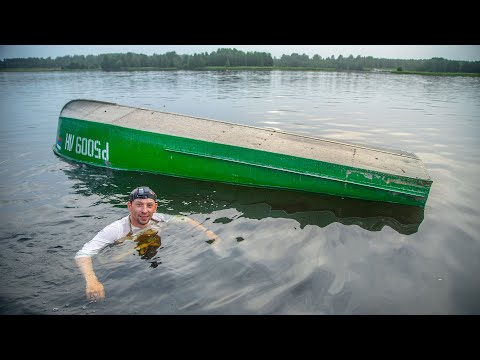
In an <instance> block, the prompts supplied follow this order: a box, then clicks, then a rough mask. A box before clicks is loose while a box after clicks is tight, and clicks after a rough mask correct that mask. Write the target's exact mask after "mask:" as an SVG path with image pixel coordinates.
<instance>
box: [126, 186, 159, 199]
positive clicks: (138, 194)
mask: <svg viewBox="0 0 480 360" xmlns="http://www.w3.org/2000/svg"><path fill="white" fill-rule="evenodd" d="M135 199H153V200H155V201H156V200H157V195H156V194H155V193H154V192H153V191H152V190H151V189H150V188H149V187H148V186H140V187H138V188H136V189H134V190H133V191H132V192H131V193H130V202H133V201H134V200H135Z"/></svg>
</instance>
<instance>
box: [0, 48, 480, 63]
mask: <svg viewBox="0 0 480 360" xmlns="http://www.w3.org/2000/svg"><path fill="white" fill-rule="evenodd" d="M219 48H234V49H237V50H242V51H262V52H268V53H270V54H272V56H274V57H277V58H279V57H281V56H282V55H283V54H286V55H290V54H292V53H298V54H306V55H308V56H310V57H312V56H313V55H316V54H318V55H320V56H321V57H327V56H332V55H334V56H335V57H338V55H343V56H344V57H346V56H350V55H353V56H354V57H356V56H357V55H360V56H373V57H375V58H388V59H431V58H433V57H442V58H445V59H448V60H467V61H480V45H0V60H3V59H9V58H28V57H38V58H47V57H51V58H56V57H57V56H65V55H99V54H107V53H127V52H134V53H138V54H146V55H153V54H165V53H166V52H169V51H175V52H177V54H180V55H182V54H188V55H192V54H194V53H201V52H208V53H210V52H212V51H215V50H217V49H219Z"/></svg>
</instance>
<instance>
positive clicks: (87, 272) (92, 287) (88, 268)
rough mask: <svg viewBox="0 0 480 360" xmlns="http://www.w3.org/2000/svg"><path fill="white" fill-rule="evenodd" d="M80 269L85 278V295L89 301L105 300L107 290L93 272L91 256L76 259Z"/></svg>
mask: <svg viewBox="0 0 480 360" xmlns="http://www.w3.org/2000/svg"><path fill="white" fill-rule="evenodd" d="M75 262H76V263H77V265H78V268H79V269H80V271H81V272H82V274H83V276H84V277H85V282H86V288H85V294H86V295H87V299H89V300H97V299H104V298H105V289H104V287H103V284H102V283H101V282H100V281H98V279H97V276H96V275H95V272H94V271H93V265H92V258H91V257H90V256H82V257H77V258H75Z"/></svg>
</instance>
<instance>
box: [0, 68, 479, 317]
mask: <svg viewBox="0 0 480 360" xmlns="http://www.w3.org/2000/svg"><path fill="white" fill-rule="evenodd" d="M77 98H84V99H95V100H103V101H110V102H116V103H120V104H123V105H130V106H138V107H144V108H152V109H156V110H164V111H170V112H176V113H183V114H187V115H193V116H200V117H207V118H212V119H218V120H224V121H230V122H236V123H241V124H248V125H254V126H260V127H269V128H276V129H281V130H285V131H290V132H296V133H302V134H309V135H313V136H320V137H326V138H329V139H335V140H341V141H352V142H360V143H367V144H370V145H375V146H381V147H389V148H394V149H400V150H405V151H409V152H413V153H415V154H417V155H418V156H419V157H420V158H421V159H422V160H423V162H424V163H425V165H426V168H427V170H428V172H429V174H430V176H431V178H432V180H433V186H432V189H431V192H430V196H429V199H428V202H427V205H426V207H425V209H419V208H411V207H403V206H396V205H392V204H379V203H372V202H366V201H359V200H348V199H341V198H335V197H329V196H321V195H310V194H303V193H294V192H284V191H273V190H260V189H250V188H244V187H238V186H231V185H225V184H214V183H209V182H201V181H193V180H182V179H175V178H170V177H165V176H160V175H152V174H146V173H131V172H122V171H109V170H107V169H101V168H95V167H90V166H84V165H80V164H76V163H72V162H67V161H65V160H63V159H61V158H58V157H56V156H55V155H54V153H53V151H52V146H53V145H54V143H55V136H56V128H57V121H58V115H59V113H60V110H61V109H62V107H63V105H65V103H67V102H68V101H70V100H73V99H77ZM0 124H1V128H0V129H1V132H0V136H1V141H0V147H1V151H0V188H1V192H0V224H1V228H2V232H1V234H0V271H1V274H2V275H1V277H0V313H1V314H60V315H61V314H480V277H479V276H478V274H479V273H480V235H479V234H480V222H479V221H478V219H479V218H480V216H479V215H480V205H478V204H479V203H480V185H479V184H480V182H479V181H478V180H479V178H480V177H479V175H480V166H479V161H478V154H479V153H480V141H479V140H478V139H479V136H480V79H479V78H463V77H452V78H449V77H422V76H416V75H410V76H395V75H391V74H382V73H373V74H363V73H335V72H334V73H322V72H182V71H179V72H113V73H103V72H71V73H67V72H59V73H0ZM139 185H148V186H150V187H152V188H153V189H154V190H155V191H156V192H157V194H158V195H159V211H160V212H166V213H171V214H180V213H181V214H188V215H189V216H191V217H192V218H194V219H196V220H198V221H201V222H204V224H205V225H206V226H207V227H209V228H211V229H212V230H214V231H215V232H216V233H218V234H219V235H220V236H221V237H222V242H221V243H219V244H218V245H217V247H214V246H212V245H211V244H209V243H208V242H207V241H206V240H208V239H207V238H205V235H204V234H203V233H202V232H199V231H195V230H193V229H191V228H189V227H188V226H181V225H168V226H167V227H166V228H165V229H164V231H163V233H162V247H161V249H160V250H159V252H158V254H157V255H156V257H155V258H153V259H141V257H140V256H138V254H137V255H135V251H134V250H133V249H132V248H128V246H127V245H125V246H123V247H122V246H116V247H111V248H107V249H105V250H104V251H103V252H102V253H100V254H99V255H98V256H97V257H96V258H95V260H94V267H95V270H96V273H97V275H98V277H99V279H100V280H101V281H102V282H103V284H104V285H105V289H106V293H107V298H106V300H105V301H103V302H99V303H90V302H88V301H87V300H86V298H85V295H84V290H85V283H84V280H83V277H82V275H81V274H80V272H79V270H78V269H77V267H76V265H75V263H74V260H73V257H74V255H75V252H76V251H77V250H78V249H79V248H80V247H81V246H82V245H83V244H84V243H85V242H87V241H88V240H90V239H91V238H92V237H93V236H94V235H95V233H96V232H97V231H99V230H101V229H102V228H103V227H104V226H105V225H107V224H109V223H110V222H112V221H114V220H117V219H119V218H120V217H122V216H124V215H126V214H127V210H126V201H127V194H128V193H129V191H130V190H131V189H132V188H133V187H136V186H139ZM125 253H126V254H127V255H128V256H124V254H125Z"/></svg>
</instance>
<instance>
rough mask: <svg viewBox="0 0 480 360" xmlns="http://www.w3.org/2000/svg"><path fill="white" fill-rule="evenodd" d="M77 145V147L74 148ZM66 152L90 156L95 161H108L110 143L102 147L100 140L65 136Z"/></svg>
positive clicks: (71, 135) (70, 135)
mask: <svg viewBox="0 0 480 360" xmlns="http://www.w3.org/2000/svg"><path fill="white" fill-rule="evenodd" d="M74 145H75V147H74ZM65 150H67V151H75V153H77V154H79V155H83V156H88V157H91V158H95V159H102V160H104V161H108V155H109V154H108V142H107V141H106V142H105V146H104V147H102V143H101V141H100V140H93V139H89V138H86V137H81V136H77V137H75V135H73V134H69V133H66V134H65Z"/></svg>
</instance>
